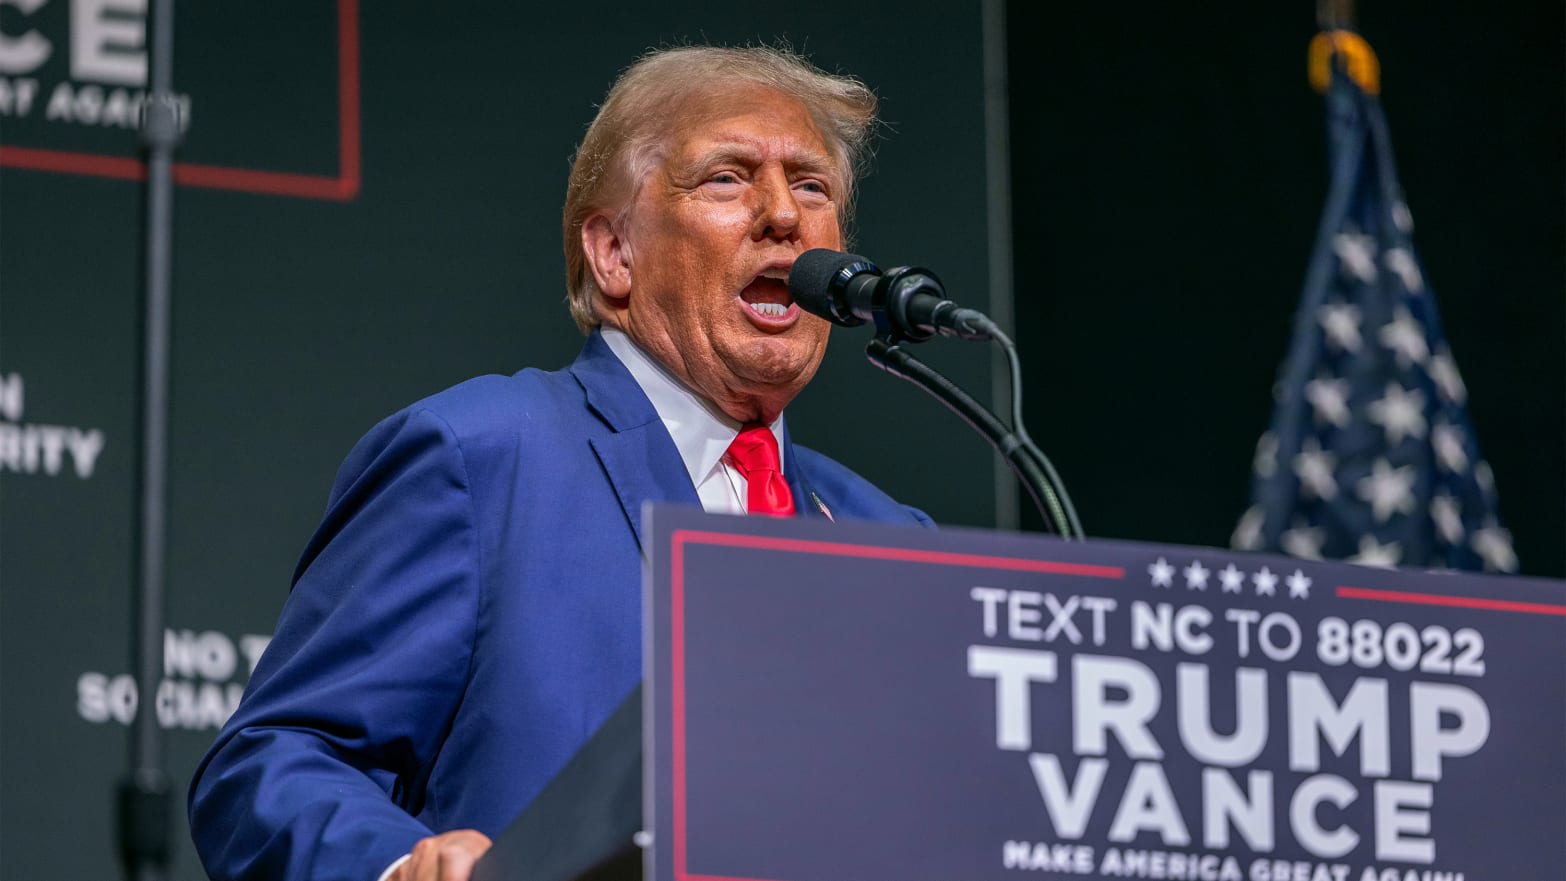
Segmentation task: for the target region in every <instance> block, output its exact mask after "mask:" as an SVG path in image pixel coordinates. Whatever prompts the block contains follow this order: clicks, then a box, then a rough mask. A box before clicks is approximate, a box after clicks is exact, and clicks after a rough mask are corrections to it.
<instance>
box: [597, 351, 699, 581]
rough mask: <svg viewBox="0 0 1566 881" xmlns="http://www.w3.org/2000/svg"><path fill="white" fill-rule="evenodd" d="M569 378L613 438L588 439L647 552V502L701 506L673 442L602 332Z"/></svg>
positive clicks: (605, 435)
mask: <svg viewBox="0 0 1566 881" xmlns="http://www.w3.org/2000/svg"><path fill="white" fill-rule="evenodd" d="M570 370H571V375H572V376H574V377H575V378H576V381H577V382H578V383H579V384H580V385H581V386H582V390H583V392H585V393H586V395H587V405H588V406H589V407H590V408H592V410H593V412H595V413H597V414H598V416H599V418H600V419H602V420H603V421H604V423H605V424H606V425H607V426H608V427H609V428H610V430H611V433H608V434H602V435H598V436H596V437H593V438H591V439H589V443H591V444H592V447H593V453H594V454H595V455H597V456H598V462H599V464H600V465H602V466H603V469H604V474H605V475H606V476H607V477H608V478H609V483H610V485H611V486H613V487H614V491H615V495H616V496H618V497H619V499H620V507H621V509H623V510H624V512H625V517H626V520H628V521H629V522H630V524H631V529H632V530H633V531H634V532H635V533H636V542H637V544H638V545H640V546H641V547H642V549H643V551H644V552H645V551H646V544H645V542H644V540H643V536H642V506H643V505H644V504H645V503H647V502H678V503H680V504H686V505H694V506H696V507H700V506H701V499H700V498H698V497H697V495H696V488H695V487H694V486H692V485H691V479H690V475H689V474H687V473H686V471H685V463H684V462H682V461H681V460H680V452H679V450H678V449H676V448H675V446H674V440H673V439H672V438H670V437H669V432H668V430H667V429H666V428H664V426H663V422H662V421H661V420H659V418H658V411H657V410H655V409H653V405H652V402H651V401H648V400H647V395H646V394H644V393H643V392H642V389H641V386H639V385H637V384H636V380H634V379H632V378H631V374H630V372H629V371H627V370H626V369H625V366H624V365H623V364H621V363H620V359H618V358H616V357H615V356H614V353H613V352H612V351H610V349H609V346H608V344H607V343H605V342H604V341H603V337H602V336H600V335H599V333H598V331H596V330H595V331H593V333H592V334H591V335H589V336H588V338H587V344H586V345H585V346H583V347H582V354H580V355H578V356H577V359H576V362H575V363H573V364H572V365H571V368H570Z"/></svg>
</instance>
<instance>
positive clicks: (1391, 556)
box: [1348, 535, 1403, 569]
mask: <svg viewBox="0 0 1566 881" xmlns="http://www.w3.org/2000/svg"><path fill="white" fill-rule="evenodd" d="M1402 559H1403V548H1402V547H1401V546H1400V545H1398V543H1397V542H1395V541H1389V542H1387V543H1386V544H1381V543H1380V542H1378V541H1376V537H1375V536H1373V535H1362V536H1360V537H1359V553H1358V554H1355V555H1354V556H1352V557H1349V559H1348V561H1349V562H1350V563H1358V564H1359V565H1361V566H1378V567H1381V568H1383V569H1391V568H1392V567H1394V566H1396V565H1397V564H1398V563H1399V562H1401V561H1402Z"/></svg>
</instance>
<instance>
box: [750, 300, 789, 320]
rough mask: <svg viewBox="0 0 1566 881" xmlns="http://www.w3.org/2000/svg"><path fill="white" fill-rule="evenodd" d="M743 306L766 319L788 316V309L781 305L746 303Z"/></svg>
mask: <svg viewBox="0 0 1566 881" xmlns="http://www.w3.org/2000/svg"><path fill="white" fill-rule="evenodd" d="M745 305H747V306H749V307H750V308H751V309H752V310H754V311H756V312H758V313H760V314H762V315H765V316H767V317H768V318H782V317H783V316H784V315H787V314H788V307H787V306H785V305H783V304H782V303H746V304H745Z"/></svg>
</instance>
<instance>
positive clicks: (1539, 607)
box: [1337, 586, 1566, 615]
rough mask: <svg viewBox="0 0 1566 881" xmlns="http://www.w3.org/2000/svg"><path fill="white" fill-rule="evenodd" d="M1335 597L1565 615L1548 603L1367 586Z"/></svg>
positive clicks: (1344, 589)
mask: <svg viewBox="0 0 1566 881" xmlns="http://www.w3.org/2000/svg"><path fill="white" fill-rule="evenodd" d="M1337 593H1338V596H1340V597H1343V598H1345V599H1351V600H1372V601H1375V602H1382V603H1412V604H1414V605H1420V606H1453V607H1456V608H1460V609H1488V610H1490V611H1492V612H1523V613H1526V614H1530V615H1566V606H1552V605H1550V604H1549V603H1523V602H1517V601H1515V600H1490V599H1483V598H1480V597H1451V596H1443V595H1441V594H1436V593H1404V592H1403V591H1400V590H1375V589H1373V588H1369V587H1345V586H1339V587H1338V589H1337Z"/></svg>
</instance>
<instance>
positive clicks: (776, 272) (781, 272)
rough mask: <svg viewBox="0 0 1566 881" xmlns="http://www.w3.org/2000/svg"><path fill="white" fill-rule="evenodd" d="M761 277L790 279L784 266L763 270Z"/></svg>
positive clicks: (781, 279) (780, 279)
mask: <svg viewBox="0 0 1566 881" xmlns="http://www.w3.org/2000/svg"><path fill="white" fill-rule="evenodd" d="M761 278H775V279H777V280H778V281H788V270H787V269H784V268H782V267H773V268H771V269H768V270H765V271H763V272H762V273H761Z"/></svg>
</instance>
